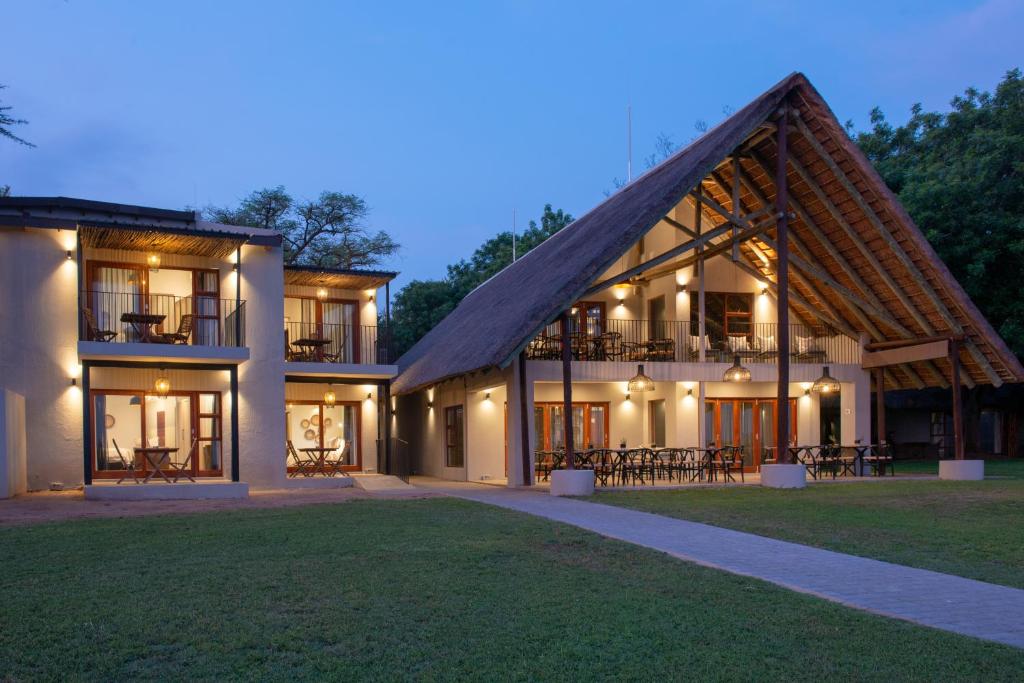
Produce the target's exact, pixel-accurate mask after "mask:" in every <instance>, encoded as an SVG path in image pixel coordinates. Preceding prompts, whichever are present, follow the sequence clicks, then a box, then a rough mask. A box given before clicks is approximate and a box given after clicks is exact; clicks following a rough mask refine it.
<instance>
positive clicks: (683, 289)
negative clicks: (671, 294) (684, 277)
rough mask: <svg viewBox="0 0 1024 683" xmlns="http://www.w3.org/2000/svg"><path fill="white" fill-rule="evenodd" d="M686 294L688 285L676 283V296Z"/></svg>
mask: <svg viewBox="0 0 1024 683" xmlns="http://www.w3.org/2000/svg"><path fill="white" fill-rule="evenodd" d="M684 292H686V284H685V283H684V284H678V283H676V294H683V293H684Z"/></svg>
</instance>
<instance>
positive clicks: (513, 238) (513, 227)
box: [512, 209, 516, 263]
mask: <svg viewBox="0 0 1024 683" xmlns="http://www.w3.org/2000/svg"><path fill="white" fill-rule="evenodd" d="M515 262H516V210H515V209H512V263H515Z"/></svg>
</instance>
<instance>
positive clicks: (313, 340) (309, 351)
mask: <svg viewBox="0 0 1024 683" xmlns="http://www.w3.org/2000/svg"><path fill="white" fill-rule="evenodd" d="M330 343H331V340H330V339H325V338H323V337H303V338H302V339H296V340H295V341H293V342H292V345H293V346H298V347H299V348H300V349H302V355H303V357H304V358H305V359H306V360H312V361H316V362H322V361H323V360H324V348H325V347H326V346H327V345H328V344H330Z"/></svg>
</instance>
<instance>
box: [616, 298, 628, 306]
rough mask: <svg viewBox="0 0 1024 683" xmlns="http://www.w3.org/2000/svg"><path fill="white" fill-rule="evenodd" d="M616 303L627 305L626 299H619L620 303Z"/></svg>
mask: <svg viewBox="0 0 1024 683" xmlns="http://www.w3.org/2000/svg"><path fill="white" fill-rule="evenodd" d="M615 305H616V306H625V305H626V300H625V299H619V303H617V304H615Z"/></svg>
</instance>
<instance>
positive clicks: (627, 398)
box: [626, 391, 629, 401]
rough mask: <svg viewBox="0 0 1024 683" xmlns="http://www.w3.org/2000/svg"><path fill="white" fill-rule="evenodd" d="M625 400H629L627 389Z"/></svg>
mask: <svg viewBox="0 0 1024 683" xmlns="http://www.w3.org/2000/svg"><path fill="white" fill-rule="evenodd" d="M626 400H627V401H628V400H629V392H628V391H627V392H626Z"/></svg>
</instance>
